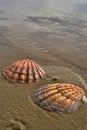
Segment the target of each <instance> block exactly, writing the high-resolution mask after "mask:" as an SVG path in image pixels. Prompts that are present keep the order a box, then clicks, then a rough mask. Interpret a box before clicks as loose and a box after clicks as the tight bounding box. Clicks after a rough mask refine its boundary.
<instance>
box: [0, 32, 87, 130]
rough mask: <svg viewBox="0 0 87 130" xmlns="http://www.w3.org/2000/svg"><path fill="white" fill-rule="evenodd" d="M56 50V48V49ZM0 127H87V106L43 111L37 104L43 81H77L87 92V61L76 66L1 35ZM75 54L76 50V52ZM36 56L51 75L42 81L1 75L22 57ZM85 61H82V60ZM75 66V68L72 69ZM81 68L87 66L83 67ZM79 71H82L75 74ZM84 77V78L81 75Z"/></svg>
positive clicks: (71, 129)
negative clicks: (21, 80) (15, 80)
mask: <svg viewBox="0 0 87 130" xmlns="http://www.w3.org/2000/svg"><path fill="white" fill-rule="evenodd" d="M55 50H56V46H55V49H53V51H55ZM0 54H1V55H0V130H86V129H87V105H84V104H82V105H81V106H80V108H79V110H78V111H76V112H74V113H70V114H65V113H55V112H48V111H46V110H43V109H42V108H40V107H39V106H37V105H36V104H35V103H34V99H33V96H34V92H35V90H36V89H37V88H39V87H40V86H42V85H43V84H49V83H55V82H67V83H74V84H77V85H79V86H81V87H82V88H84V89H85V91H86V92H87V90H86V89H87V85H86V83H87V77H86V76H84V75H85V74H86V68H85V67H87V66H86V63H84V64H85V67H83V64H78V66H80V67H78V66H75V65H74V64H72V63H71V62H68V61H67V60H65V59H63V58H61V57H64V54H61V56H59V57H58V56H54V55H51V52H50V53H49V52H43V51H42V50H40V51H38V49H35V48H34V45H33V46H30V47H28V48H27V46H26V45H24V46H20V44H15V43H14V40H13V41H12V39H9V38H6V36H4V35H2V34H1V35H0ZM57 54H58V55H59V54H60V52H59V53H57ZM72 57H73V53H72ZM27 58H29V59H32V60H34V61H35V62H37V63H38V64H40V65H41V66H42V68H43V69H44V70H45V71H46V72H47V76H46V77H45V78H44V79H43V80H41V81H40V82H38V83H32V84H18V83H15V84H13V83H10V82H8V81H7V80H6V79H4V77H3V76H2V74H1V71H2V69H3V68H4V67H6V66H8V65H10V64H12V63H13V62H15V61H17V60H20V59H27ZM72 62H73V61H72ZM80 62H81V61H80V60H79V63H80ZM72 68H74V69H73V70H72ZM81 68H84V69H82V70H81ZM72 71H73V72H72ZM76 72H78V74H75V73H76ZM79 75H80V76H82V77H83V79H84V80H83V79H82V78H81V77H80V76H79Z"/></svg>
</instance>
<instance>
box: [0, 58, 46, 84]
mask: <svg viewBox="0 0 87 130" xmlns="http://www.w3.org/2000/svg"><path fill="white" fill-rule="evenodd" d="M2 74H3V76H4V77H5V78H6V79H7V80H9V81H12V82H19V83H30V82H38V81H39V80H40V79H42V78H43V77H44V76H45V72H44V70H43V69H42V68H41V67H40V66H39V65H38V64H37V63H35V62H34V61H32V60H29V59H24V60H20V61H17V62H15V63H13V64H12V65H10V66H9V67H6V68H5V69H3V71H2Z"/></svg>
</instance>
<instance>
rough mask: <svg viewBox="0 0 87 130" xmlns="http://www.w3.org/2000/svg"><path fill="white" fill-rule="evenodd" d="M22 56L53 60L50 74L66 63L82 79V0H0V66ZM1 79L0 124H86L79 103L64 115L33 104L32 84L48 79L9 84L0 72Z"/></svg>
mask: <svg viewBox="0 0 87 130" xmlns="http://www.w3.org/2000/svg"><path fill="white" fill-rule="evenodd" d="M23 58H31V59H33V60H35V61H37V62H38V63H39V64H41V65H43V66H45V67H46V66H49V65H50V66H54V67H49V69H48V70H49V72H50V73H51V74H52V75H54V73H55V71H56V70H55V71H54V68H56V67H60V66H63V67H67V68H69V69H70V70H72V71H74V72H76V73H78V74H79V75H80V76H82V77H83V79H84V80H85V81H86V83H87V1H86V0H75V1H73V0H62V1H61V0H44V1H43V0H15V1H14V0H0V64H1V65H0V72H1V70H2V69H3V68H4V67H5V66H8V65H9V64H11V63H13V62H14V61H16V60H19V59H23ZM55 76H58V75H57V74H56V73H55ZM64 79H65V77H64ZM66 79H67V77H66ZM0 80H1V81H0V82H1V83H0V88H1V93H0V95H1V98H0V99H1V100H2V102H1V105H0V106H2V108H3V109H1V116H0V120H1V122H2V124H1V129H0V130H3V129H6V130H18V129H19V130H34V129H36V130H48V129H50V130H51V129H52V130H54V129H55V130H57V129H59V130H68V129H70V130H73V129H74V130H82V129H83V130H86V129H87V123H86V121H87V111H86V106H84V105H82V106H81V108H80V109H79V111H78V112H76V113H73V114H70V115H69V114H67V115H66V114H56V113H49V112H47V111H45V110H42V109H41V108H39V107H37V106H36V105H35V104H34V102H33V94H34V91H35V89H36V88H38V87H39V86H41V85H42V84H44V83H46V82H48V79H47V81H43V82H41V83H39V84H36V85H35V84H33V85H18V84H16V85H13V84H9V83H8V82H7V81H4V79H3V78H2V76H1V75H0ZM68 80H69V79H67V81H68ZM73 82H74V81H73V80H72V83H73ZM78 84H79V83H78ZM2 86H3V87H2ZM8 99H9V100H8ZM48 121H49V123H47V122H48Z"/></svg>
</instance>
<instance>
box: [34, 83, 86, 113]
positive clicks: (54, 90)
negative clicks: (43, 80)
mask: <svg viewBox="0 0 87 130" xmlns="http://www.w3.org/2000/svg"><path fill="white" fill-rule="evenodd" d="M84 95H85V92H84V90H83V89H82V88H80V87H78V86H76V85H73V84H66V83H56V84H49V85H45V86H42V87H41V88H39V89H37V90H36V92H35V95H34V101H35V103H36V104H38V105H39V106H40V107H42V108H44V109H47V110H49V111H56V112H74V111H76V110H78V108H79V105H80V103H81V100H82V97H83V96H84Z"/></svg>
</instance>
